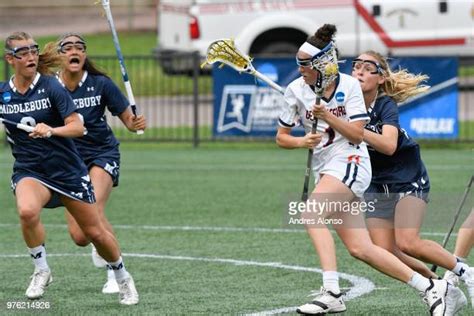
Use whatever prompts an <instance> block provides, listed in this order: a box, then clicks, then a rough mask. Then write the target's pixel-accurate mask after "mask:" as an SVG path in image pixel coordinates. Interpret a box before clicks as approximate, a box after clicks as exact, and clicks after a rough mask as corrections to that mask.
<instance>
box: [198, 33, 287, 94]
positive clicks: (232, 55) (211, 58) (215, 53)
mask: <svg viewBox="0 0 474 316" xmlns="http://www.w3.org/2000/svg"><path fill="white" fill-rule="evenodd" d="M216 62H220V63H222V64H226V65H227V66H229V67H232V68H234V69H235V70H237V71H238V72H245V73H248V74H250V75H253V76H255V77H257V78H259V79H260V80H262V81H264V82H266V83H267V84H268V85H269V86H270V87H272V88H273V89H275V90H276V91H278V92H280V93H281V94H284V93H285V90H284V89H283V88H282V87H280V86H279V85H278V84H276V83H275V82H273V81H272V80H271V79H270V78H268V77H267V76H265V75H264V74H262V73H260V72H258V71H257V70H255V68H254V66H253V65H252V58H250V57H249V56H247V55H245V54H244V53H242V52H241V51H240V50H239V49H238V48H237V47H235V44H234V41H233V40H231V39H219V40H216V41H214V42H212V43H211V44H210V45H209V47H208V48H207V53H206V61H205V62H204V63H203V64H202V65H201V68H202V67H204V65H205V64H206V63H207V64H209V65H212V64H213V63H216ZM221 66H222V65H221Z"/></svg>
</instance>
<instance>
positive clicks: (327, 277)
mask: <svg viewBox="0 0 474 316" xmlns="http://www.w3.org/2000/svg"><path fill="white" fill-rule="evenodd" d="M323 286H324V288H325V289H326V290H328V291H331V292H332V293H334V294H339V293H340V292H341V290H340V289H339V273H337V271H323Z"/></svg>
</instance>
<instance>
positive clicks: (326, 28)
mask: <svg viewBox="0 0 474 316" xmlns="http://www.w3.org/2000/svg"><path fill="white" fill-rule="evenodd" d="M336 32H337V29H336V26H335V25H334V24H324V25H323V26H321V27H320V28H319V29H318V30H317V31H316V33H314V35H312V36H310V37H308V39H307V40H306V41H307V42H308V43H310V44H311V45H313V46H316V47H317V48H319V49H323V48H324V47H326V46H327V45H328V44H329V43H330V42H331V41H332V40H333V37H334V35H335V34H336Z"/></svg>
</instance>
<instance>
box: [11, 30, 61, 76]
mask: <svg viewBox="0 0 474 316" xmlns="http://www.w3.org/2000/svg"><path fill="white" fill-rule="evenodd" d="M30 39H31V40H32V39H33V37H32V36H31V35H30V34H28V33H26V32H15V33H12V34H10V35H9V36H8V37H7V38H6V39H5V50H6V51H7V54H8V51H9V50H11V49H13V46H12V42H13V41H22V40H30ZM61 63H62V58H61V57H60V56H58V55H57V54H56V53H54V52H52V51H50V50H49V49H48V45H47V46H46V47H45V49H44V51H43V52H42V53H40V54H39V59H38V68H37V71H38V72H39V73H40V74H42V75H51V74H54V71H55V69H56V68H58V67H59V66H61Z"/></svg>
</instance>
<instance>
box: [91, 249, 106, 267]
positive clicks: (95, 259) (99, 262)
mask: <svg viewBox="0 0 474 316" xmlns="http://www.w3.org/2000/svg"><path fill="white" fill-rule="evenodd" d="M91 245H92V244H91ZM92 263H93V264H94V265H95V266H96V267H97V268H105V266H107V262H106V261H105V260H104V258H102V257H101V256H100V255H99V253H98V252H97V249H96V248H95V247H94V245H92Z"/></svg>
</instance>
